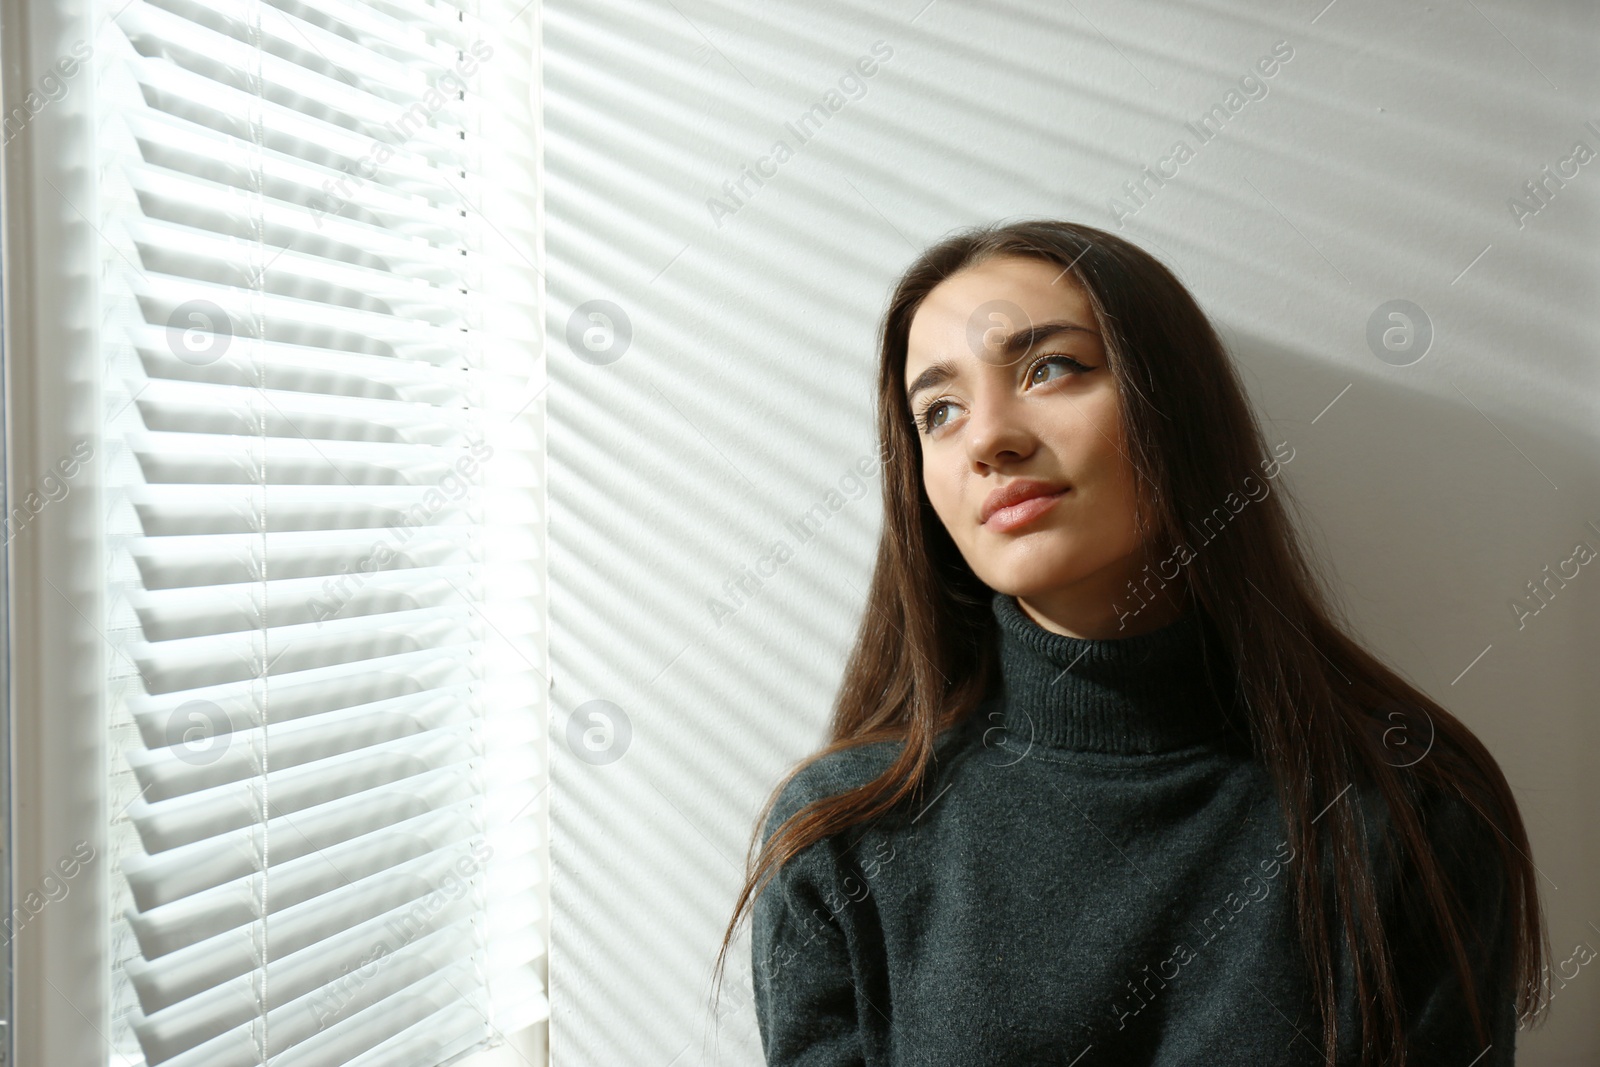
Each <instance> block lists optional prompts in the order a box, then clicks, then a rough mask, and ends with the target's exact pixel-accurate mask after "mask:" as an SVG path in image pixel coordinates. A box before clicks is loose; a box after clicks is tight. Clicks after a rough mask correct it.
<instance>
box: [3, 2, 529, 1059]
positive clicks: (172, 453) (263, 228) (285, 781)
mask: <svg viewBox="0 0 1600 1067" xmlns="http://www.w3.org/2000/svg"><path fill="white" fill-rule="evenodd" d="M519 7H520V10H519ZM93 8H94V11H93V22H94V25H95V27H96V28H95V32H94V33H93V34H92V35H91V37H89V38H86V39H83V40H80V41H78V42H76V45H75V47H74V48H73V49H72V50H71V51H69V52H66V53H64V54H63V60H64V61H66V62H67V64H68V65H69V66H71V67H73V68H75V69H74V72H75V73H76V72H77V69H79V65H80V64H81V69H84V70H86V71H87V72H88V73H90V74H91V78H90V79H89V81H90V83H91V84H92V86H93V89H92V106H91V107H90V112H91V113H92V116H93V121H92V124H91V126H90V129H91V130H92V137H91V138H90V139H91V141H92V147H91V148H89V149H88V150H87V151H86V153H85V157H84V158H85V162H88V161H92V163H93V185H94V187H95V190H96V191H95V194H94V197H93V200H92V205H93V210H82V215H83V216H84V218H85V219H86V220H87V221H88V222H89V223H90V224H91V226H92V227H93V229H94V230H95V231H96V233H97V234H98V243H97V244H96V245H95V247H97V248H98V251H99V262H98V266H97V269H96V271H95V278H96V281H97V285H98V296H97V298H96V310H97V312H98V314H97V316H96V318H95V321H94V323H93V326H94V329H93V334H92V335H93V337H94V338H95V342H96V344H97V351H96V353H95V363H96V365H97V375H98V381H97V387H98V392H99V398H100V400H101V405H100V415H99V418H98V427H97V429H98V439H97V440H95V441H92V442H91V441H85V442H84V446H85V447H84V450H83V452H82V453H81V454H78V455H77V457H76V458H77V459H78V460H79V461H81V463H83V464H86V465H87V464H93V465H94V467H95V470H96V472H97V475H98V479H99V480H98V486H99V490H100V497H99V502H98V503H99V508H98V514H99V516H100V521H101V523H102V526H101V528H100V529H99V530H98V535H99V536H98V539H97V540H95V541H86V542H84V543H83V544H82V545H81V546H74V547H72V548H70V549H66V550H64V551H65V552H66V553H67V557H66V558H67V559H68V560H69V562H72V563H74V564H75V565H76V567H78V568H91V567H93V568H97V570H96V571H95V573H97V574H99V575H101V576H102V581H101V584H100V587H99V593H100V602H101V603H100V611H99V612H98V613H97V617H96V618H95V620H94V621H95V629H96V630H98V631H99V633H100V635H101V636H102V637H103V638H104V641H105V647H104V650H103V651H104V654H103V658H102V661H101V662H102V664H103V668H104V669H103V672H101V674H100V676H99V678H98V683H99V688H100V694H101V711H102V712H103V722H104V724H105V728H106V729H107V730H108V731H109V734H108V736H107V739H106V744H105V748H104V752H105V756H106V762H105V768H106V778H105V781H104V787H105V792H104V797H103V804H104V813H105V819H104V822H103V830H104V834H103V838H102V840H103V842H104V844H105V846H106V856H105V860H106V862H105V863H104V864H103V866H102V867H101V868H100V869H99V884H100V885H101V886H103V888H104V891H105V893H106V898H107V900H106V902H107V904H108V906H107V907H105V908H104V909H103V910H104V913H105V914H106V916H107V922H108V929H107V930H105V931H104V936H103V937H101V938H98V939H96V938H94V937H93V936H90V935H87V934H86V935H85V936H84V939H83V940H84V944H85V945H91V944H95V943H98V944H100V945H101V946H102V947H103V949H104V951H103V956H104V960H103V963H104V968H105V972H104V973H105V985H104V988H105V989H106V990H107V993H108V999H109V1003H108V1010H107V1012H106V1013H105V1015H104V1016H102V1018H104V1019H105V1021H106V1023H107V1026H108V1030H107V1032H106V1033H104V1034H102V1035H101V1036H102V1037H103V1038H104V1039H105V1041H106V1043H107V1044H108V1045H109V1046H110V1047H111V1049H112V1055H111V1058H110V1062H113V1063H123V1064H129V1065H133V1064H140V1063H146V1064H149V1065H151V1067H155V1065H157V1064H162V1065H170V1067H191V1065H198V1064H206V1065H208V1067H221V1065H227V1064H240V1065H254V1064H260V1063H265V1062H267V1061H268V1059H269V1058H270V1060H271V1062H272V1063H273V1064H274V1065H275V1067H289V1065H304V1067H313V1065H327V1067H333V1065H346V1064H350V1065H371V1067H377V1065H384V1067H400V1065H416V1067H435V1065H440V1064H444V1063H447V1062H452V1061H454V1060H456V1059H459V1058H460V1057H462V1056H463V1055H465V1054H467V1053H469V1052H471V1051H473V1050H475V1049H478V1048H481V1047H484V1046H486V1045H488V1044H491V1043H493V1042H495V1041H496V1040H498V1039H499V1038H500V1037H501V1036H502V1035H504V1034H509V1033H512V1032H515V1031H517V1030H520V1029H522V1028H523V1027H525V1026H527V1025H529V1024H532V1023H534V1022H537V1021H539V1020H540V1019H542V1018H544V1017H545V1016H546V1015H547V1014H548V1001H547V1000H546V998H545V993H544V973H545V972H544V968H543V961H544V957H545V944H546V937H547V924H546V921H545V902H544V901H545V881H546V875H547V862H546V835H545V829H544V826H545V801H546V799H547V792H546V790H545V788H544V787H545V783H546V753H545V749H544V728H543V724H544V721H545V710H546V700H547V695H548V682H547V680H546V679H547V677H548V670H547V668H546V639H545V623H544V619H545V605H544V598H545V575H544V569H543V558H544V542H543V533H542V516H543V510H544V492H543V460H542V451H541V449H542V437H543V435H542V421H541V420H542V418H543V405H542V402H541V396H542V386H543V381H544V379H543V362H542V342H541V337H540V314H539V307H540V304H541V297H542V279H541V277H540V274H539V271H538V269H537V267H536V263H537V260H538V252H539V249H538V242H537V240H536V233H537V226H536V216H537V208H538V189H537V178H538V167H537V151H536V149H537V145H536V123H535V96H534V93H535V88H534V83H535V79H536V70H535V59H536V48H535V44H536V34H535V30H534V26H535V16H536V14H537V12H536V10H535V9H533V8H531V7H529V6H522V5H519V4H516V3H499V2H496V0H485V2H483V3H481V4H480V3H475V2H472V0H461V2H459V3H427V2H422V0H415V2H413V0H370V2H365V3H357V2H353V0H352V2H345V0H318V2H317V3H316V4H315V5H312V4H309V3H300V2H297V0H272V2H259V0H205V2H203V3H202V2H192V0H109V2H101V0H96V3H95V4H94V5H93ZM91 57H92V59H91ZM58 69H62V70H63V76H66V75H65V74H64V70H65V68H58ZM8 132H9V131H8ZM36 150H37V149H36ZM58 191H59V190H58ZM46 195H48V194H46ZM74 206H78V205H74ZM82 206H83V207H84V208H87V207H88V205H86V204H85V205H82ZM46 577H48V575H46ZM63 584H64V583H63ZM92 851H93V850H92V846H91V854H90V856H88V857H83V856H80V857H79V858H80V860H82V861H83V862H84V863H88V862H90V861H91V860H92V858H93V857H92ZM57 992H58V993H60V992H61V991H60V990H59V989H57ZM62 995H63V996H66V994H64V993H63V994H62ZM74 1007H77V1004H76V1003H74ZM79 1012H80V1014H82V1015H83V1016H84V1018H85V1019H89V1020H90V1024H91V1026H93V1027H94V1028H95V1029H96V1030H98V1029H99V1027H97V1026H94V1022H93V1020H92V1018H91V1016H92V1014H93V1012H92V1011H85V1010H83V1009H81V1008H79Z"/></svg>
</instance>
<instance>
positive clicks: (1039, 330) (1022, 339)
mask: <svg viewBox="0 0 1600 1067" xmlns="http://www.w3.org/2000/svg"><path fill="white" fill-rule="evenodd" d="M1075 332H1076V333H1086V334H1089V335H1091V336H1094V337H1098V336H1099V331H1097V330H1091V329H1089V327H1087V326H1083V325H1080V324H1079V323H1076V322H1070V321H1068V320H1066V319H1056V320H1052V321H1050V322H1039V323H1034V324H1033V325H1032V326H1024V327H1023V328H1022V329H1020V330H1017V331H1015V332H1013V333H1012V334H1011V335H1010V336H1009V337H1007V338H1006V339H1005V342H1004V343H1003V344H1002V345H1001V346H1000V347H1001V351H1002V352H1003V353H1004V354H1006V355H1008V356H1009V355H1017V356H1021V355H1023V354H1025V353H1027V352H1028V351H1030V350H1031V349H1032V348H1033V346H1034V345H1037V344H1038V343H1039V342H1041V341H1045V340H1048V339H1049V338H1051V337H1054V336H1055V335H1056V334H1060V333H1075ZM957 373H958V370H957V367H956V364H955V362H954V361H953V360H950V359H938V360H934V361H933V362H932V363H930V364H928V366H927V368H926V369H925V370H924V371H923V372H922V373H921V374H919V375H917V378H916V380H915V381H913V382H912V383H911V385H910V386H909V387H908V388H907V389H906V403H908V404H909V403H911V401H912V400H913V399H914V398H915V397H916V395H917V394H918V393H920V392H922V391H923V390H924V389H932V388H933V387H934V386H937V385H943V384H944V383H945V382H948V381H950V380H951V379H952V378H954V377H955V376H956V375H957Z"/></svg>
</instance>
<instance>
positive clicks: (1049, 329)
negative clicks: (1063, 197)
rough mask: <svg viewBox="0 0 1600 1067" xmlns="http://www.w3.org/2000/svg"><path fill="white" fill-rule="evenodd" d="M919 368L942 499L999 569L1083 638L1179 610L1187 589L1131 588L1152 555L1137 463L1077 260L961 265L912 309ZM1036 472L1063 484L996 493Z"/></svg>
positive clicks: (976, 566) (1053, 624) (989, 564)
mask: <svg viewBox="0 0 1600 1067" xmlns="http://www.w3.org/2000/svg"><path fill="white" fill-rule="evenodd" d="M905 382H906V387H907V389H908V390H910V391H911V393H910V395H909V396H908V402H909V404H910V410H911V412H912V415H913V417H914V419H915V421H916V423H917V433H918V440H919V441H920V442H921V447H922V472H923V486H924V488H925V489H926V491H927V494H928V499H929V501H930V502H931V503H932V505H933V509H934V511H935V512H936V513H937V514H938V516H939V518H940V520H941V521H942V522H943V523H944V525H945V529H947V530H949V531H950V536H951V538H952V539H953V540H954V541H955V543H956V546H957V548H959V549H960V550H961V554H962V556H963V557H964V558H965V559H966V561H967V565H968V566H970V567H971V568H972V570H973V572H974V573H975V574H977V576H978V578H979V579H980V580H982V581H983V582H984V584H986V585H988V586H989V587H990V588H992V589H995V590H998V591H999V592H1002V593H1009V594H1011V595H1013V596H1015V597H1017V598H1018V601H1019V603H1021V605H1022V606H1023V608H1024V609H1025V610H1026V611H1027V612H1028V614H1029V615H1030V616H1032V617H1033V618H1034V620H1035V621H1037V622H1039V623H1040V624H1041V625H1043V626H1045V627H1047V628H1048V629H1051V630H1054V631H1055V632H1058V633H1065V634H1067V635H1069V636H1073V637H1092V638H1104V637H1127V636H1130V635H1132V634H1134V633H1142V632H1145V631H1147V630H1150V629H1154V628H1156V627H1157V626H1160V625H1165V624H1166V623H1167V622H1169V621H1171V619H1172V618H1175V617H1176V614H1177V612H1176V604H1175V602H1167V603H1164V604H1161V605H1157V604H1154V603H1153V604H1152V605H1151V606H1150V608H1149V609H1147V610H1144V611H1138V609H1139V606H1140V599H1139V598H1136V597H1135V596H1134V595H1133V591H1132V590H1130V589H1129V588H1128V583H1129V582H1130V581H1132V580H1134V579H1135V578H1137V577H1140V576H1141V575H1140V572H1141V571H1142V570H1143V568H1144V566H1145V564H1146V562H1147V561H1148V560H1147V557H1146V555H1145V553H1144V551H1143V546H1142V545H1141V544H1140V541H1139V538H1138V537H1137V535H1136V533H1135V528H1134V511H1133V509H1134V478H1135V474H1134V470H1133V467H1132V465H1131V464H1130V463H1129V461H1128V458H1127V456H1126V449H1125V447H1124V442H1123V433H1122V418H1121V408H1120V405H1119V402H1118V397H1117V388H1116V382H1115V381H1114V380H1113V378H1112V376H1111V371H1110V370H1109V369H1108V368H1107V367H1106V356H1105V350H1104V348H1103V347H1102V345H1101V339H1100V333H1099V327H1098V325H1097V323H1096V321H1095V317H1094V312H1093V309H1092V308H1091V306H1090V304H1089V300H1088V297H1087V295H1086V294H1085V293H1084V292H1083V290H1082V289H1081V288H1080V287H1079V285H1078V284H1077V282H1076V281H1075V280H1074V279H1073V278H1072V276H1071V275H1069V274H1067V273H1066V272H1065V271H1063V270H1062V269H1061V267H1060V266H1058V265H1056V264H1054V263H1050V262H1048V261H1045V260H1041V259H1034V258H1032V257H1025V256H999V257H995V258H992V259H989V260H987V261H986V262H983V263H981V264H979V265H977V266H974V267H969V268H967V269H966V270H962V271H959V272H957V273H956V274H953V275H951V276H950V277H949V278H946V279H945V280H944V281H943V282H941V283H939V285H938V286H936V287H935V288H934V289H933V290H932V292H930V293H929V294H928V296H927V298H926V299H925V300H924V301H923V303H922V306H921V307H920V308H918V310H917V312H916V314H915V316H913V318H912V320H911V329H910V333H909V336H908V338H907V351H906V378H905ZM1029 480H1034V481H1038V482H1042V483H1044V484H1043V486H1042V487H1041V488H1042V489H1043V491H1044V492H1045V493H1049V494H1058V495H1054V496H1050V497H1036V498H1035V499H1033V500H1031V501H1027V502H1024V503H1022V504H1020V505H1017V506H1015V507H1010V508H1002V509H1001V510H999V511H996V512H995V513H994V514H992V515H991V514H990V511H991V510H992V509H993V504H992V502H991V494H993V493H994V492H995V491H996V490H1002V489H1005V488H1006V487H1008V486H1018V485H1020V484H1021V483H1024V482H1026V481H1029ZM986 503H989V504H990V507H989V508H986ZM1135 611H1138V614H1137V616H1133V617H1126V616H1130V615H1131V613H1133V612H1135Z"/></svg>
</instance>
